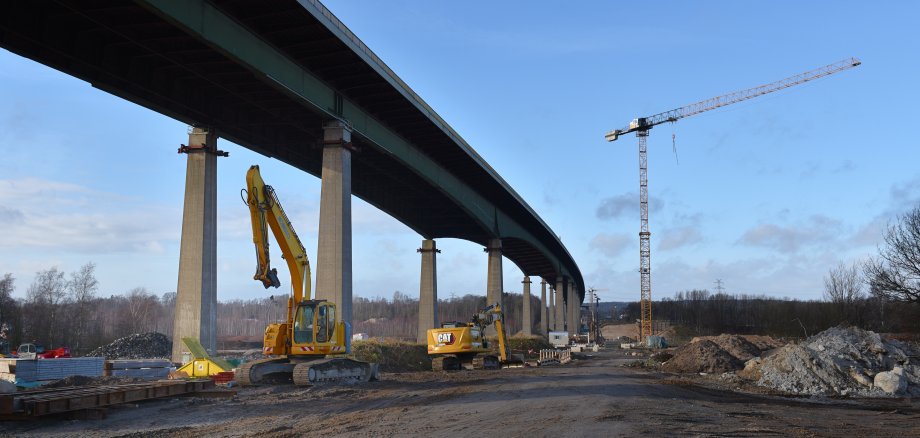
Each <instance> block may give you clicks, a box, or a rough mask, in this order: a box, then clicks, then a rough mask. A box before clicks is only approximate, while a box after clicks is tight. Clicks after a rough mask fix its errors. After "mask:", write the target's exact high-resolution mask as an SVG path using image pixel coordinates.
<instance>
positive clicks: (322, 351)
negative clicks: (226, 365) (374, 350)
mask: <svg viewBox="0 0 920 438" xmlns="http://www.w3.org/2000/svg"><path fill="white" fill-rule="evenodd" d="M246 187H247V188H246V189H243V190H242V192H241V194H242V196H243V200H244V201H245V202H246V204H247V205H248V207H249V213H250V216H251V219H252V236H253V239H252V240H253V243H255V247H256V258H257V260H258V267H257V269H256V274H255V276H254V277H253V279H255V280H258V281H260V282H262V285H263V286H265V288H266V289H268V288H269V287H275V288H277V287H279V286H280V285H281V281H280V280H279V278H278V271H277V270H276V269H274V268H272V267H271V263H270V260H269V247H268V229H269V228H270V229H271V231H272V233H273V234H274V236H275V241H277V242H278V246H279V247H280V248H281V254H282V257H283V258H284V260H285V261H286V262H287V266H288V270H289V271H290V274H291V289H292V291H291V295H290V296H289V297H288V302H287V317H286V320H285V322H282V323H275V324H269V326H268V327H266V329H265V335H264V337H263V346H262V354H264V355H265V356H267V358H265V359H261V360H256V361H251V362H247V363H245V364H243V365H242V366H240V369H239V372H238V373H237V376H236V378H237V381H239V382H240V384H242V385H259V384H265V383H287V382H293V383H294V384H296V385H301V386H305V385H311V384H314V383H317V382H323V381H334V380H358V381H362V382H366V381H369V380H377V378H378V364H375V363H368V362H362V361H357V360H352V359H348V358H346V357H345V355H346V354H349V353H351V325H350V324H348V323H346V322H343V321H339V320H336V306H335V303H332V302H329V301H326V300H314V299H311V292H312V291H311V288H310V284H311V281H310V280H311V278H310V261H309V260H308V259H307V252H306V250H304V247H303V244H302V243H301V242H300V239H299V238H298V237H297V233H296V232H294V228H293V227H292V226H291V221H290V220H289V219H288V217H287V214H285V212H284V209H282V208H281V203H280V202H278V196H277V195H276V194H275V191H274V189H272V186H270V185H268V184H265V181H263V180H262V175H261V174H260V173H259V166H251V167H250V168H249V171H248V172H247V173H246Z"/></svg>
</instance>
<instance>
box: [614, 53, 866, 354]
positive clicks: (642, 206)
mask: <svg viewBox="0 0 920 438" xmlns="http://www.w3.org/2000/svg"><path fill="white" fill-rule="evenodd" d="M860 64H862V63H861V62H860V61H859V60H858V59H856V58H849V59H844V60H842V61H838V62H835V63H833V64H829V65H825V66H824V67H819V68H816V69H814V70H809V71H807V72H804V73H799V74H797V75H794V76H790V77H788V78H785V79H781V80H779V81H776V82H771V83H769V84H766V85H761V86H759V87H754V88H748V89H745V90H740V91H735V92H733V93H729V94H724V95H722V96H717V97H713V98H709V99H706V100H702V101H699V102H697V103H693V104H690V105H686V106H682V107H680V108H675V109H672V110H670V111H665V112H662V113H658V114H655V115H651V116H648V117H639V118H636V119H633V121H631V122H629V125H627V126H626V127H624V128H623V129H614V130H613V131H610V132H607V133H606V134H605V135H604V139H605V140H607V141H616V140H617V139H618V138H620V137H621V136H623V135H625V134H629V133H632V132H635V133H636V137H638V138H639V288H640V292H639V306H640V311H641V316H642V318H641V322H640V326H639V339H640V340H643V339H645V338H646V337H648V336H651V335H654V334H655V333H654V332H653V329H652V273H651V269H652V268H651V236H652V233H651V232H650V231H649V225H648V210H649V209H648V134H649V130H651V129H652V128H654V127H655V126H658V125H660V124H662V123H674V122H676V121H678V120H680V119H683V118H685V117H690V116H693V115H696V114H700V113H704V112H706V111H711V110H714V109H716V108H721V107H723V106H726V105H732V104H735V103H738V102H743V101H745V100H748V99H753V98H755V97H758V96H763V95H765V94H770V93H773V92H775V91H779V90H783V89H786V88H789V87H792V86H795V85H799V84H804V83H806V82H808V81H812V80H815V79H818V78H822V77H825V76H830V75H832V74H834V73H838V72H841V71H844V70H847V69H850V68H853V67H857V66H859V65H860ZM672 141H673V136H672ZM672 147H674V151H675V153H676V151H677V149H676V145H675V144H673V143H672Z"/></svg>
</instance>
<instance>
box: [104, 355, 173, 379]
mask: <svg viewBox="0 0 920 438" xmlns="http://www.w3.org/2000/svg"><path fill="white" fill-rule="evenodd" d="M171 367H172V362H170V361H169V360H167V359H118V360H108V361H106V362H105V375H106V376H115V377H138V378H142V379H165V378H167V377H168V376H169V371H170V368H171Z"/></svg>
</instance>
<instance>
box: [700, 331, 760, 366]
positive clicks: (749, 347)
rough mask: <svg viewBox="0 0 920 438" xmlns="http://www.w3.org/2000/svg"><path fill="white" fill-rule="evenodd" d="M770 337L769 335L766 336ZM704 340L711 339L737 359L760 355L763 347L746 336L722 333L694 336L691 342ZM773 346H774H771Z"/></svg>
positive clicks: (741, 359) (748, 358) (742, 359)
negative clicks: (700, 336)
mask: <svg viewBox="0 0 920 438" xmlns="http://www.w3.org/2000/svg"><path fill="white" fill-rule="evenodd" d="M764 337H766V338H768V336H764ZM703 340H707V341H711V342H713V343H715V344H716V345H718V346H719V348H721V349H723V350H725V351H726V352H727V353H728V354H730V355H732V357H734V358H735V359H738V360H740V361H742V362H747V361H748V360H751V359H752V358H755V357H758V356H760V354H761V353H762V352H763V350H764V349H763V348H760V347H758V346H757V345H756V344H754V343H753V342H751V341H749V340H748V339H747V338H745V337H744V336H739V335H727V334H721V335H719V336H706V337H702V338H693V340H691V341H690V343H697V342H700V341H703ZM771 348H773V347H771Z"/></svg>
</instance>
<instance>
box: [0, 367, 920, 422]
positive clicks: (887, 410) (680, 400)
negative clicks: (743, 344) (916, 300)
mask: <svg viewBox="0 0 920 438" xmlns="http://www.w3.org/2000/svg"><path fill="white" fill-rule="evenodd" d="M630 352H631V351H630V350H620V349H607V350H602V351H600V352H599V353H592V354H591V357H587V358H585V359H582V360H575V361H573V362H572V363H570V364H568V365H563V366H553V367H539V368H537V367H534V368H512V369H504V370H495V371H454V372H430V371H429V372H412V373H383V374H382V376H381V378H382V380H381V381H379V382H370V383H364V384H327V385H322V386H314V387H309V388H298V387H293V386H274V387H257V388H234V389H235V390H236V391H237V395H236V396H235V397H232V398H201V397H180V398H172V399H163V400H152V401H146V402H141V403H137V404H131V405H119V406H116V407H112V408H110V409H108V411H107V414H106V416H105V418H103V419H97V420H72V419H61V418H42V419H37V420H29V421H18V422H4V423H2V425H0V434H2V435H3V436H20V435H24V434H33V433H34V434H41V435H42V436H81V437H93V436H98V437H114V436H145V437H147V436H156V437H173V436H175V437H187V436H267V437H272V436H274V437H289V436H306V435H312V436H316V435H319V434H320V433H322V435H325V436H475V435H482V434H492V433H500V434H501V435H502V436H592V437H597V436H641V435H644V436H805V437H812V436H920V403H918V402H916V401H911V400H909V399H905V398H890V399H864V398H814V397H811V398H806V397H789V396H780V395H776V394H771V393H770V392H769V391H765V390H760V391H757V390H750V388H740V389H739V388H735V387H733V385H734V384H733V383H730V382H727V381H723V380H721V379H718V378H715V377H714V376H699V375H689V376H687V375H683V376H678V375H674V374H666V373H661V372H658V371H650V370H646V369H641V368H631V367H624V366H622V365H624V364H627V363H630V362H633V361H635V360H636V359H637V357H636V356H629V355H628V354H629V353H630Z"/></svg>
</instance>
